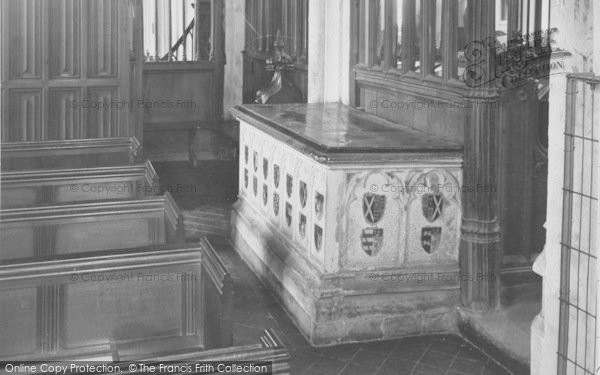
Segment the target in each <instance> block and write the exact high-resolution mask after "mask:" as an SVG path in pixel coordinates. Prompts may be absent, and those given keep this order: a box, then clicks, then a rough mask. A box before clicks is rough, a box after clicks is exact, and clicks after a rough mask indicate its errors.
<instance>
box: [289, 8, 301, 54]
mask: <svg viewBox="0 0 600 375" xmlns="http://www.w3.org/2000/svg"><path fill="white" fill-rule="evenodd" d="M291 1H292V5H291V6H292V9H291V10H292V14H291V18H290V21H291V25H290V26H291V30H292V31H291V35H292V51H293V53H294V55H295V56H296V58H300V55H301V54H302V47H301V42H302V30H301V29H300V25H301V22H302V19H301V18H300V14H301V13H300V6H301V5H300V3H299V1H298V0H291Z"/></svg>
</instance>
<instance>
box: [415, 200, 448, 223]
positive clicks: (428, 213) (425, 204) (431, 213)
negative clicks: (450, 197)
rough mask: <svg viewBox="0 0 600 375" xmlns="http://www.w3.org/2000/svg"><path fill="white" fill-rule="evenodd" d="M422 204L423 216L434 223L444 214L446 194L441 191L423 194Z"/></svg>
mask: <svg viewBox="0 0 600 375" xmlns="http://www.w3.org/2000/svg"><path fill="white" fill-rule="evenodd" d="M421 206H422V208H423V216H425V218H426V219H427V221H429V222H430V223H433V222H434V221H436V220H437V219H438V218H439V217H440V216H442V210H443V209H444V196H443V195H442V194H440V193H437V194H433V193H427V194H423V196H422V197H421Z"/></svg>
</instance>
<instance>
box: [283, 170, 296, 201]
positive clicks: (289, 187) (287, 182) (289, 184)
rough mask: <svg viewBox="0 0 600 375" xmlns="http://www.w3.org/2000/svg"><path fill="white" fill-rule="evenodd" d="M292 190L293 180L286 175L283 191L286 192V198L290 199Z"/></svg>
mask: <svg viewBox="0 0 600 375" xmlns="http://www.w3.org/2000/svg"><path fill="white" fill-rule="evenodd" d="M293 189H294V178H293V177H292V176H290V175H289V174H288V175H286V179H285V191H286V192H287V196H288V198H291V197H292V190H293Z"/></svg>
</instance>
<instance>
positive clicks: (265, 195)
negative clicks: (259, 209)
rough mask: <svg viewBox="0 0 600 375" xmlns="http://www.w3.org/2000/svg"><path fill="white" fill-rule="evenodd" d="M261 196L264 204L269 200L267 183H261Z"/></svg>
mask: <svg viewBox="0 0 600 375" xmlns="http://www.w3.org/2000/svg"><path fill="white" fill-rule="evenodd" d="M262 198H263V204H264V205H265V206H266V205H267V202H268V200H269V187H268V186H267V184H263V189H262Z"/></svg>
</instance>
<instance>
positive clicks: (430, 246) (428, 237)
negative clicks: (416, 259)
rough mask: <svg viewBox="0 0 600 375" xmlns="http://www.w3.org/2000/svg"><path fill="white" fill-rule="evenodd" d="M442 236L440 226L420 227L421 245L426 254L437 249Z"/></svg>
mask: <svg viewBox="0 0 600 375" xmlns="http://www.w3.org/2000/svg"><path fill="white" fill-rule="evenodd" d="M441 238H442V228H441V227H423V228H422V229H421V246H423V250H425V252H426V253H427V254H431V253H432V252H434V251H435V250H437V248H438V246H439V245H440V240H441Z"/></svg>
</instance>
